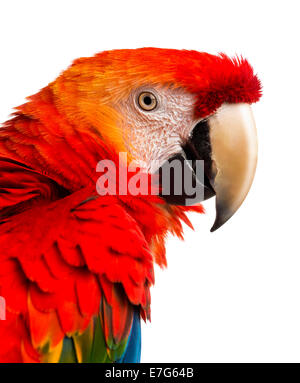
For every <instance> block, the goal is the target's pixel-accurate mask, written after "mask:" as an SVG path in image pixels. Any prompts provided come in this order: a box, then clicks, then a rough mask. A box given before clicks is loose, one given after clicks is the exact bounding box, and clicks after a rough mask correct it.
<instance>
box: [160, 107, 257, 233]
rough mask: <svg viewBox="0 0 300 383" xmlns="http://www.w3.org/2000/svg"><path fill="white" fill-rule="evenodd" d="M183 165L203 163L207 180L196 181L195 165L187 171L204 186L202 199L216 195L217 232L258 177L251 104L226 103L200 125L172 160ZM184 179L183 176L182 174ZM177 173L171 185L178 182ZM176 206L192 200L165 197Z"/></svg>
mask: <svg viewBox="0 0 300 383" xmlns="http://www.w3.org/2000/svg"><path fill="white" fill-rule="evenodd" d="M174 158H176V159H177V161H178V158H180V159H181V160H182V162H185V161H186V159H188V160H203V161H204V177H203V179H202V180H201V181H199V179H197V177H196V174H195V171H194V168H193V166H188V167H186V169H185V170H187V171H189V172H191V173H193V174H192V177H193V179H194V183H196V184H197V185H198V187H199V188H200V187H202V191H203V193H202V194H201V196H202V197H201V199H198V200H194V202H193V203H197V202H201V201H202V200H204V199H207V198H210V197H212V196H213V195H215V196H216V219H215V222H214V224H213V226H212V228H211V231H215V230H217V229H218V228H219V227H221V226H222V225H223V224H224V223H225V222H226V221H228V220H229V218H231V217H232V216H233V214H234V213H235V212H236V211H237V210H238V208H239V207H240V206H241V204H242V202H243V201H244V199H245V198H246V196H247V194H248V192H249V189H250V187H251V185H252V181H253V178H254V174H255V169H256V163H257V134H256V128H255V122H254V118H253V114H252V110H251V107H250V105H249V104H224V105H223V106H222V107H221V108H219V109H218V111H217V112H216V113H215V114H214V115H212V116H210V117H208V118H207V119H205V120H202V121H201V122H200V123H198V124H197V125H196V126H195V128H194V130H193V132H192V135H191V137H190V139H189V140H188V142H187V143H186V144H185V145H184V146H183V152H182V153H178V154H177V155H176V156H174V157H173V158H171V159H170V160H169V161H167V163H165V164H164V165H163V166H162V167H161V169H163V167H164V166H169V165H168V162H172V161H173V160H174ZM179 176H180V177H181V176H182V174H179ZM180 177H178V174H177V175H176V174H175V175H174V180H173V181H172V183H174V184H175V183H176V182H177V181H176V178H180ZM162 195H163V196H164V198H165V199H166V200H167V201H168V202H170V203H173V204H179V205H186V204H189V203H188V201H190V200H189V199H188V198H187V197H188V196H187V195H186V194H185V193H184V191H183V192H182V193H179V194H176V193H173V194H171V195H170V194H166V195H165V194H164V193H162Z"/></svg>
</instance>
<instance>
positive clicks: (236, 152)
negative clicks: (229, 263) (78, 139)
mask: <svg viewBox="0 0 300 383" xmlns="http://www.w3.org/2000/svg"><path fill="white" fill-rule="evenodd" d="M50 87H51V89H52V91H53V93H54V96H55V101H56V105H57V108H58V110H60V111H61V112H62V113H64V114H65V115H66V116H67V118H68V119H69V120H70V121H72V123H73V124H74V125H75V126H76V127H77V129H81V130H84V131H87V130H90V131H92V132H93V134H97V135H99V136H101V138H102V139H103V140H105V141H106V142H107V143H110V144H111V145H112V146H113V147H114V149H116V151H118V152H120V151H125V152H127V153H128V156H129V158H130V159H131V160H134V161H135V162H137V163H138V164H140V165H141V166H142V167H143V168H145V169H146V170H147V171H149V172H152V173H153V172H157V171H158V169H160V168H163V167H164V166H165V164H167V163H169V162H170V160H172V159H174V158H177V159H179V160H182V159H184V160H185V159H188V160H203V161H204V177H203V180H204V181H203V182H199V185H200V186H201V187H203V190H204V193H203V198H202V199H206V198H209V197H211V196H213V195H215V196H216V211H217V214H216V220H215V223H214V225H213V227H212V230H216V229H217V228H218V227H220V226H221V225H222V224H223V223H225V222H226V221H227V220H228V219H229V218H230V217H231V216H232V215H233V214H234V213H235V211H236V210H237V209H238V208H239V206H240V205H241V203H242V202H243V200H244V199H245V197H246V195H247V193H248V191H249V189H250V186H251V183H252V180H253V177H254V173H255V168H256V160H257V138H256V130H255V124H254V119H253V116H252V112H251V107H250V104H251V103H253V102H256V101H258V99H259V98H260V95H261V87H260V82H259V80H258V78H257V77H256V76H255V75H254V74H253V69H252V68H251V66H250V65H249V63H248V62H247V61H246V60H244V59H238V58H235V59H231V58H229V57H227V56H225V55H223V54H221V55H219V56H214V55H211V54H207V53H200V52H196V51H184V50H183V51H179V50H171V49H157V48H142V49H136V50H115V51H107V52H102V53H100V54H98V55H96V56H94V57H91V58H81V59H78V60H76V61H75V62H74V63H73V65H72V66H71V67H70V68H69V69H67V70H66V71H65V72H63V73H62V74H61V76H60V77H59V78H58V79H57V80H56V81H55V82H53V83H52V84H50ZM189 169H190V172H191V173H192V175H193V177H194V179H195V169H194V168H193V165H191V166H190V167H189ZM174 178H175V180H176V174H175V177H174ZM196 178H197V177H196ZM196 182H197V179H196ZM165 198H166V200H167V201H168V202H170V203H175V204H185V203H186V200H187V198H186V196H185V195H184V193H183V194H181V195H171V196H165ZM196 202H200V201H196Z"/></svg>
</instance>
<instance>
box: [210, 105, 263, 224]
mask: <svg viewBox="0 0 300 383" xmlns="http://www.w3.org/2000/svg"><path fill="white" fill-rule="evenodd" d="M209 127H210V143H211V161H212V172H211V175H210V183H211V186H212V188H213V189H214V191H215V194H216V219H215V222H214V224H213V226H212V228H211V231H215V230H217V229H218V228H219V227H221V226H222V225H223V224H224V223H225V222H226V221H228V220H229V219H230V218H231V217H232V216H233V215H234V213H235V212H236V211H237V210H238V208H239V207H240V206H241V204H242V203H243V201H244V199H245V198H246V196H247V194H248V192H249V189H250V187H251V185H252V181H253V178H254V174H255V170H256V163H257V134H256V128H255V122H254V118H253V114H252V109H251V107H250V105H248V104H235V105H224V106H223V107H221V108H220V109H219V111H218V112H217V113H216V114H214V115H213V116H211V117H210V118H209Z"/></svg>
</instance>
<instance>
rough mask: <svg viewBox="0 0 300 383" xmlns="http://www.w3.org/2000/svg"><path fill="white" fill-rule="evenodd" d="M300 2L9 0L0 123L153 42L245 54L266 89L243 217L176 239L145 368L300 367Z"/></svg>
mask: <svg viewBox="0 0 300 383" xmlns="http://www.w3.org/2000/svg"><path fill="white" fill-rule="evenodd" d="M298 5H299V1H297V0H295V1H291V0H290V1H288V0H285V1H274V0H273V1H269V0H259V1H254V0H247V1H229V0H226V1H222V0H220V1H212V0H209V1H192V0H185V1H178V0H177V1H175V0H171V1H170V0H161V1H156V0H147V1H141V0H139V1H132V0H131V1H114V0H109V1H108V0H107V1H88V0H84V1H83V0H82V1H75V0H72V1H66V0H65V1H61V0H60V1H53V0H52V1H38V0H37V1H29V0H26V1H22V0H21V1H13V0H10V1H6V2H4V1H1V5H0V55H1V56H0V121H4V120H5V119H6V118H7V116H8V114H9V113H10V112H11V111H12V107H14V106H17V105H19V104H21V103H23V102H24V98H25V97H26V96H28V95H30V94H33V93H35V92H36V91H38V90H39V89H40V88H41V87H43V86H45V85H46V84H47V83H48V82H50V81H52V80H53V79H54V78H55V77H56V76H57V75H58V74H59V72H60V71H61V70H63V69H64V68H66V67H67V66H68V65H69V64H70V63H71V61H72V60H73V59H75V58H77V57H80V56H89V55H93V54H94V53H96V52H98V51H102V50H106V49H114V48H136V47H142V46H157V47H165V48H178V49H181V48H185V49H196V50H199V51H208V52H211V53H217V52H220V51H224V52H225V53H227V54H231V55H233V54H235V53H238V54H242V55H244V56H245V57H246V58H248V59H249V61H250V63H251V64H252V65H253V66H254V69H255V71H256V72H257V73H258V74H259V77H260V78H261V80H262V84H263V88H264V96H263V98H262V100H261V101H260V102H259V103H258V104H257V105H255V106H254V112H255V116H256V121H257V129H258V135H259V163H258V169H257V175H256V178H255V182H254V184H253V187H252V190H251V191H250V193H249V196H248V197H247V199H246V201H245V203H244V205H243V206H242V207H241V209H240V210H239V211H238V212H237V214H236V215H235V216H234V217H233V218H232V219H231V220H230V222H228V223H227V224H226V225H225V226H224V227H222V228H221V229H220V230H219V231H217V232H216V233H213V234H212V233H210V232H209V228H210V227H211V225H212V223H213V220H214V201H209V202H208V203H206V204H205V206H206V209H207V214H206V215H205V216H192V221H193V224H194V226H195V232H192V231H191V230H189V229H186V240H185V242H180V241H179V240H174V239H170V240H169V242H168V246H167V250H168V261H169V267H168V269H167V270H165V271H163V272H161V271H159V270H157V273H156V286H155V287H154V288H153V289H152V301H153V303H152V323H151V324H147V325H145V326H143V352H142V361H144V362H153V361H157V362H159V361H160V362H179V361H185V362H192V361H194V362H279V361H280V362H292V361H297V362H300V304H299V302H300V252H299V234H300V231H299V196H300V193H299V191H300V190H299V186H300V185H299V176H298V173H299V154H300V145H299V139H300V133H299V132H300V124H299V101H300V100H299V92H300V84H299V82H300V81H299V70H300V55H299V37H300V34H299V32H300V27H299V9H298Z"/></svg>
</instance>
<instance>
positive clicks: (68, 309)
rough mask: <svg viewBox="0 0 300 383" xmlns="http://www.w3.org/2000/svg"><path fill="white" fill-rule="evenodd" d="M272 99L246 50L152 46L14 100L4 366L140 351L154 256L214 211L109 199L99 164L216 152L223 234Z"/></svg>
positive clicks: (1, 333)
mask: <svg viewBox="0 0 300 383" xmlns="http://www.w3.org/2000/svg"><path fill="white" fill-rule="evenodd" d="M260 95H261V86H260V82H259V80H258V78H257V77H256V75H254V73H253V69H252V67H251V66H250V65H249V63H248V62H247V61H246V60H245V59H238V58H234V59H231V58H229V57H227V56H226V55H224V54H221V55H218V56H215V55H211V54H207V53H199V52H196V51H185V50H182V51H179V50H170V49H157V48H142V49H136V50H114V51H107V52H102V53H100V54H97V55H95V56H94V57H90V58H80V59H78V60H75V61H74V63H73V64H72V65H71V66H70V67H69V68H68V69H67V70H66V71H64V72H63V73H62V74H61V75H60V76H59V77H58V78H57V79H56V80H55V81H54V82H52V83H50V84H49V85H48V86H46V87H45V88H43V89H42V90H41V91H40V92H38V93H37V94H35V95H33V96H31V97H29V99H28V101H27V102H26V103H25V104H24V105H22V106H20V107H18V108H17V109H16V112H15V114H14V115H13V116H12V118H11V119H10V120H8V121H7V122H5V123H4V124H3V126H2V127H1V129H0V183H1V192H0V219H1V225H0V249H1V251H0V295H1V296H2V297H3V298H4V299H5V302H6V309H7V313H6V320H3V321H0V361H1V362H110V361H113V362H138V361H139V360H140V353H141V329H140V318H143V319H144V320H146V319H147V318H148V319H149V318H150V291H149V289H150V286H151V285H152V284H153V283H154V273H153V264H154V262H156V263H157V264H158V265H160V266H165V265H166V258H165V247H164V241H165V237H166V234H167V233H168V232H171V233H172V234H174V235H177V236H179V237H182V226H181V222H182V221H183V222H185V223H187V224H188V225H191V224H190V222H189V220H188V218H187V217H186V214H185V213H186V212H187V211H191V210H192V211H197V212H200V213H202V212H203V208H202V206H201V205H199V204H196V205H195V206H186V204H185V196H184V195H181V196H174V195H173V197H172V196H169V197H168V196H165V197H164V198H162V197H160V196H157V195H138V196H133V195H129V194H128V195H126V194H125V193H124V194H125V195H123V193H122V194H121V195H120V194H117V195H99V193H98V192H97V190H96V187H95V185H96V183H97V180H98V178H99V174H97V172H96V167H97V164H98V162H99V161H100V160H102V159H110V160H113V161H115V160H116V156H117V154H118V153H120V152H124V153H127V155H128V159H129V160H135V161H136V162H137V163H143V166H144V168H145V169H146V172H148V173H153V172H154V171H155V169H153V167H152V163H153V161H157V162H158V163H159V165H160V166H163V164H165V163H167V162H168V161H169V160H170V159H171V158H175V157H179V158H181V159H182V158H187V159H202V160H204V163H205V165H204V168H205V176H204V180H205V185H204V192H205V196H204V198H208V197H210V196H212V195H216V210H217V217H216V221H215V224H214V227H213V230H215V229H217V228H218V227H220V226H221V225H222V224H223V223H224V222H225V221H226V220H228V219H229V218H230V217H231V215H233V213H234V212H235V211H236V210H237V209H238V207H239V206H240V204H241V203H242V201H243V199H244V198H245V196H246V194H247V192H248V190H249V188H250V186H251V182H252V178H253V175H254V171H255V166H256V136H255V128H254V123H253V119H252V114H251V111H250V106H249V104H251V103H253V102H256V101H258V99H259V98H260ZM118 170H119V169H118ZM191 171H192V172H193V170H191ZM181 204H182V206H181Z"/></svg>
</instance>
